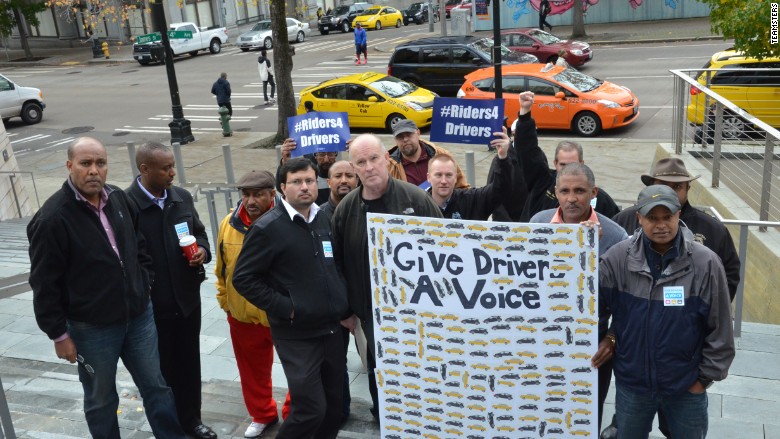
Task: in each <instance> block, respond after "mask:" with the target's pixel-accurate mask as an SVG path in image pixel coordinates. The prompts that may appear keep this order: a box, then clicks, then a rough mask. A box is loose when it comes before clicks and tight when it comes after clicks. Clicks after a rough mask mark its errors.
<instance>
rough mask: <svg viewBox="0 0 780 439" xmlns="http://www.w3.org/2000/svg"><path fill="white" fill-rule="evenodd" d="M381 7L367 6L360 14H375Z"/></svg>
mask: <svg viewBox="0 0 780 439" xmlns="http://www.w3.org/2000/svg"><path fill="white" fill-rule="evenodd" d="M381 9H382V8H368V9H366V10H365V11H363V12H362V13H361V14H360V15H376V14H378V13H379V11H380V10H381Z"/></svg>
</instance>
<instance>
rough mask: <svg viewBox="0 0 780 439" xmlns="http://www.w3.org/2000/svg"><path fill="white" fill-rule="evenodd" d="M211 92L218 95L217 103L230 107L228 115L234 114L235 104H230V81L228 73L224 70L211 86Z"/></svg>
mask: <svg viewBox="0 0 780 439" xmlns="http://www.w3.org/2000/svg"><path fill="white" fill-rule="evenodd" d="M211 94H213V95H214V96H216V97H217V105H219V106H220V107H225V108H227V109H228V115H229V116H232V115H233V106H232V105H231V104H230V94H231V92H230V82H228V80H227V73H225V72H222V73H220V74H219V78H218V79H217V80H216V81H214V84H213V85H212V86H211Z"/></svg>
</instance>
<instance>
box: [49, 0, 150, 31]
mask: <svg viewBox="0 0 780 439" xmlns="http://www.w3.org/2000/svg"><path fill="white" fill-rule="evenodd" d="M154 2H155V0H150V3H154ZM46 4H47V5H48V6H52V7H54V8H55V10H56V11H58V12H59V13H60V15H62V16H64V17H65V19H67V20H68V21H72V20H75V17H76V16H77V14H78V13H81V16H82V17H83V18H84V22H83V26H84V31H85V32H88V31H90V30H92V29H94V28H96V27H98V26H99V25H100V23H102V22H103V21H106V22H111V23H119V26H120V27H125V25H126V23H127V19H128V18H129V15H130V13H131V12H132V10H134V9H142V8H143V1H140V2H139V1H132V2H130V1H123V0H90V1H89V2H87V0H47V1H46ZM146 13H147V14H151V9H149V8H146Z"/></svg>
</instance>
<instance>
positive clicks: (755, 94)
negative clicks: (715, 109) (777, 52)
mask: <svg viewBox="0 0 780 439" xmlns="http://www.w3.org/2000/svg"><path fill="white" fill-rule="evenodd" d="M755 68H780V57H774V58H764V59H762V60H760V61H759V60H758V59H756V58H751V57H746V56H745V55H744V54H742V53H740V52H737V51H735V50H725V51H722V52H717V53H715V54H713V55H712V57H711V58H710V60H709V61H708V62H707V64H705V65H704V69H717V70H716V71H710V72H705V71H701V72H700V73H699V75H698V76H697V77H696V81H697V82H698V83H699V84H701V85H703V86H708V87H709V88H710V89H711V90H712V91H714V92H716V93H718V94H719V95H721V96H723V97H724V98H726V99H728V100H730V101H731V102H733V103H734V104H736V105H737V106H738V107H740V108H742V109H743V110H745V111H747V112H748V113H750V114H752V115H753V116H755V117H757V118H759V119H761V120H762V121H764V122H766V123H767V124H769V125H772V126H773V127H780V106H778V105H776V102H777V96H778V94H780V73H778V72H777V71H771V72H758V71H755V70H748V69H755ZM742 69H745V70H744V71H743V70H742ZM708 75H709V85H708V84H707V82H708V81H707V76H708ZM690 94H691V100H690V103H689V104H688V108H687V116H688V121H689V122H692V123H694V124H696V125H701V124H703V123H704V114H705V112H707V111H705V110H706V104H705V102H706V99H707V95H706V94H704V93H702V92H701V90H700V89H699V88H698V87H696V86H695V85H692V86H691V88H690ZM773 102H774V104H773ZM710 104H711V105H714V101H710ZM710 111H711V110H710ZM746 123H747V122H746V121H745V120H744V119H742V118H740V117H739V116H737V115H736V114H733V113H731V112H729V111H725V112H724V114H723V137H724V138H728V139H730V138H736V137H739V136H740V135H742V134H743V133H745V131H749V129H748V128H747V126H746ZM709 137H710V138H712V135H709Z"/></svg>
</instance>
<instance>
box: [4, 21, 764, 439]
mask: <svg viewBox="0 0 780 439" xmlns="http://www.w3.org/2000/svg"><path fill="white" fill-rule="evenodd" d="M588 31H589V33H590V35H591V38H590V40H591V41H602V42H603V44H617V43H626V42H629V43H630V42H636V41H639V40H652V41H661V40H663V39H667V40H679V39H695V38H706V37H710V36H711V35H710V34H709V23H708V21H707V20H706V19H699V20H677V21H671V22H653V23H624V24H615V25H592V26H589V27H588ZM565 32H566V31H565V30H564V31H562V32H560V33H559V32H556V33H559V34H561V35H562V34H565ZM231 35H235V33H231ZM125 49H126V48H125ZM81 52H86V53H87V54H88V56H86V55H85V54H84V53H81ZM36 53H43V51H42V50H36ZM51 53H52V55H51V57H50V59H51V60H52V61H50V62H56V63H84V62H89V61H91V60H92V59H91V51H90V50H89V49H84V50H81V49H79V50H75V49H69V50H67V51H63V50H60V51H57V52H51ZM118 53H122V52H121V51H120V52H118ZM116 59H119V60H123V59H126V60H128V61H129V60H130V59H129V58H122V57H121V56H119V55H117V56H116V58H114V57H112V61H111V62H114V61H115V60H116ZM44 61H45V60H44ZM271 135H272V133H259V132H240V133H235V135H234V137H231V138H223V137H222V136H221V135H220V134H219V133H213V134H208V135H203V136H200V137H199V138H198V140H197V141H196V142H194V143H192V144H189V145H186V146H184V147H183V148H182V162H183V164H184V169H185V177H186V178H185V181H184V182H182V183H181V185H182V186H183V187H185V188H187V189H189V190H191V191H192V192H193V193H196V194H199V195H198V197H197V202H196V208H197V209H198V210H199V212H200V214H201V218H202V219H203V220H204V222H205V223H206V228H207V230H209V234H211V232H210V230H211V227H210V226H211V223H210V220H209V215H208V214H207V211H208V206H207V203H206V199H205V197H204V196H203V194H202V191H203V190H206V189H209V188H213V187H218V186H221V187H225V186H226V184H225V182H226V179H227V177H226V175H227V173H226V170H225V167H224V164H223V163H224V157H223V156H222V148H220V146H221V145H222V144H229V145H230V150H231V155H232V162H233V164H234V166H233V168H234V173H235V175H236V176H239V175H241V174H242V173H243V172H245V171H247V170H250V169H267V170H270V171H272V172H273V171H274V170H275V169H276V163H277V153H276V151H275V150H273V149H262V148H255V147H254V146H256V145H257V144H258V143H259V142H261V141H262V140H263V139H265V138H267V137H270V136H271ZM380 138H381V139H382V140H383V142H384V144H385V145H386V146H388V147H389V146H391V145H392V138H391V137H390V136H389V135H381V136H380ZM559 140H561V139H558V138H544V139H541V143H542V147H543V149H544V150H545V152H546V153H547V154H548V157H551V156H552V151H553V148H554V147H555V145H556V144H557V142H558V141H559ZM578 140H581V143H582V144H583V146H584V150H585V160H586V162H587V163H588V164H589V165H590V166H591V167H592V168H593V170H594V172H595V174H596V177H597V184H598V185H599V186H600V187H602V188H604V189H605V190H607V191H608V192H609V193H610V194H611V195H612V197H613V198H615V199H616V200H617V202H618V203H619V204H622V205H623V206H626V205H628V204H630V203H631V201H632V200H634V199H635V197H636V194H637V193H638V192H639V190H640V189H641V187H642V185H641V182H640V181H639V178H638V176H639V175H640V174H642V173H645V172H646V171H647V170H648V169H649V167H650V166H651V164H652V163H653V161H654V157H655V155H656V148H657V147H658V144H657V142H638V141H635V140H632V139H608V140H604V139H578ZM442 146H444V147H446V148H448V149H449V150H450V151H451V152H452V153H453V155H454V156H455V157H456V158H457V159H458V160H459V162H460V163H461V164H462V165H463V164H465V163H466V158H467V156H469V157H471V156H472V155H473V162H474V169H475V179H474V181H475V182H476V183H477V184H478V185H481V184H483V182H484V181H485V178H486V174H487V169H488V167H489V164H490V161H491V160H492V157H493V155H492V153H489V152H487V151H486V150H485V149H484V148H482V147H475V146H466V145H456V144H447V145H442ZM108 151H109V159H110V163H111V164H110V170H109V183H112V184H116V185H119V186H121V187H126V186H127V185H128V183H129V182H130V181H131V178H132V168H131V162H130V159H129V157H128V153H127V147H126V145H124V144H116V145H108ZM626 158H630V160H627V159H626ZM64 162H65V156H64V152H62V151H59V152H51V153H37V154H29V155H25V156H23V157H20V158H19V164H20V167H21V169H22V170H23V171H32V172H34V173H35V179H36V180H35V183H36V187H37V191H38V195H39V198H40V200H41V202H43V201H44V200H45V199H46V198H48V196H50V195H51V194H52V193H54V192H55V191H56V190H57V189H58V188H59V187H60V185H61V184H62V182H63V180H64V178H65V176H66V171H65V167H64ZM28 185H29V183H28ZM218 204H219V206H218V207H217V211H218V212H217V213H218V214H217V218H221V217H222V215H224V214H225V212H226V210H225V206H224V205H223V204H224V203H218ZM28 220H29V219H27V218H22V219H18V220H10V221H5V222H3V223H2V226H0V242H2V243H3V245H2V247H0V379H2V382H3V389H4V390H5V393H6V397H7V398H8V403H9V406H10V409H11V416H12V418H13V423H14V427H15V429H16V433H17V436H18V437H21V438H83V437H88V432H87V429H86V423H85V422H84V416H83V412H82V409H81V406H82V402H83V393H82V390H81V385H80V383H79V382H78V379H77V375H76V367H75V366H74V365H70V364H67V363H65V362H63V361H60V360H57V358H56V355H55V354H54V350H53V346H52V343H51V341H50V340H48V339H47V338H46V336H45V335H44V334H43V333H41V332H40V330H39V329H38V327H37V325H36V323H35V320H34V317H33V309H32V293H31V291H30V288H29V285H27V283H26V281H27V274H28V273H29V259H28V257H27V242H26V237H25V226H26V223H27V221H28ZM211 242H212V245H213V239H212V240H211ZM208 269H209V272H211V270H213V266H210V267H208ZM215 294H216V290H215V287H214V276H213V275H210V276H209V279H207V280H206V282H205V283H204V284H203V286H202V288H201V298H202V314H203V325H202V330H201V357H202V368H203V374H202V378H203V417H204V421H205V422H206V423H207V424H209V425H211V426H212V427H213V428H214V429H215V430H216V431H217V432H218V434H219V435H220V437H223V438H230V437H242V436H243V431H244V430H245V428H246V426H247V425H248V423H249V421H250V419H249V417H248V415H247V413H246V408H245V407H244V405H243V399H242V396H241V391H240V383H239V377H238V371H237V369H236V365H235V359H234V356H233V352H232V346H231V342H230V339H229V332H228V326H227V322H226V320H225V314H224V312H223V311H221V310H220V309H219V307H218V305H217V302H216V299H215ZM738 346H739V350H738V352H737V357H736V359H735V361H734V364H733V366H732V368H731V375H730V376H729V378H728V379H726V380H725V381H723V382H720V383H716V385H715V386H713V387H712V388H711V391H710V402H709V404H710V405H709V412H710V434H709V435H708V437H710V438H715V439H719V438H740V439H742V438H744V439H754V438H756V439H757V438H764V439H768V438H775V439H780V420H777V418H776V414H777V413H778V412H780V369H778V368H777V366H776V365H777V364H778V362H780V327H777V326H774V325H762V324H750V323H745V324H743V336H742V338H741V339H740V340H739V345H738ZM347 365H348V366H347V367H348V370H349V375H350V380H351V384H350V389H351V393H352V396H353V400H352V415H351V417H350V419H349V421H348V422H347V423H346V424H345V425H344V426H343V428H342V431H341V433H340V436H339V437H344V438H374V437H378V436H379V430H378V425H377V424H376V423H375V422H374V421H373V419H372V418H371V415H370V414H369V412H368V407H369V406H370V398H369V396H368V388H367V378H366V373H365V370H364V369H363V367H362V364H361V362H360V359H359V357H358V355H357V353H356V351H355V349H354V344H351V345H350V350H349V354H348V357H347ZM273 380H274V386H275V396H276V398H277V401H278V402H280V403H281V401H282V400H283V398H284V394H285V392H286V380H285V377H284V374H283V372H282V369H281V366H280V364H279V362H278V359H277V360H276V361H275V363H274V367H273ZM118 381H119V383H118V390H119V393H120V410H119V413H118V416H119V418H120V426H121V430H122V437H124V438H148V437H151V436H152V435H151V431H150V428H149V425H148V423H147V422H146V418H145V415H144V411H143V406H142V405H141V401H140V396H139V395H138V391H137V389H136V388H135V386H134V384H133V383H132V380H131V379H130V376H129V374H128V373H127V371H126V370H125V369H124V368H120V372H119V377H118ZM610 393H611V395H609V396H608V398H607V401H610V402H611V401H614V390H612V391H611V392H610ZM613 410H614V407H613V405H612V404H607V407H606V409H605V419H607V420H608V419H609V418H611V415H612V413H613ZM277 428H278V427H276V428H274V429H272V430H271V431H270V433H269V434H268V435H267V436H266V437H270V438H273V437H275V432H276V430H277ZM652 437H654V438H659V437H661V436H660V434H659V433H658V431H657V430H654V432H653V435H652Z"/></svg>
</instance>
